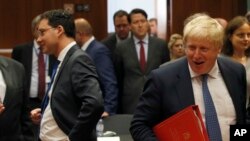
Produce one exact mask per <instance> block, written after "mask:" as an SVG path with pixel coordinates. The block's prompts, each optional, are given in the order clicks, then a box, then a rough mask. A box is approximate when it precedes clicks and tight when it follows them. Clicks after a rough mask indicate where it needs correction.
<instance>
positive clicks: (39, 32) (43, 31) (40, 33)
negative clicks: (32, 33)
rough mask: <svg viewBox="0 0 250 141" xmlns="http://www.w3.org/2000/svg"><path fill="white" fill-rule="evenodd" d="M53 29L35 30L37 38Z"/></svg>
mask: <svg viewBox="0 0 250 141" xmlns="http://www.w3.org/2000/svg"><path fill="white" fill-rule="evenodd" d="M53 28H54V27H50V28H46V29H37V34H38V36H44V34H45V32H47V31H48V30H50V29H53Z"/></svg>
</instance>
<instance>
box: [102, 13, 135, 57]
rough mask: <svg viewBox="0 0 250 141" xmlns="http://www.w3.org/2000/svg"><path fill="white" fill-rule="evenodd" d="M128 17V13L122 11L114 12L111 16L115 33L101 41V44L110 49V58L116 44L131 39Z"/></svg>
mask: <svg viewBox="0 0 250 141" xmlns="http://www.w3.org/2000/svg"><path fill="white" fill-rule="evenodd" d="M128 16H129V15H128V13H127V12H126V11H124V10H118V11H116V12H115V14H114V16H113V22H114V26H115V33H113V34H111V35H110V36H108V37H107V38H105V39H104V40H103V41H102V43H103V44H104V45H106V46H107V47H108V48H109V49H110V51H111V55H112V57H113V54H114V51H115V48H116V45H117V43H119V42H121V41H123V40H125V39H128V38H130V37H131V33H130V26H129V22H128Z"/></svg>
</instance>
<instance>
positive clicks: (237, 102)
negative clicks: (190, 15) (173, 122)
mask: <svg viewBox="0 0 250 141" xmlns="http://www.w3.org/2000/svg"><path fill="white" fill-rule="evenodd" d="M183 33H184V36H183V37H184V46H185V52H186V57H183V58H181V59H179V60H177V61H175V62H174V63H169V64H167V65H166V66H163V67H160V68H159V69H156V70H153V71H152V72H151V74H150V75H149V77H148V81H147V82H146V85H145V87H144V91H143V94H142V96H141V97H140V100H139V103H138V105H137V108H136V110H135V113H134V118H133V120H132V123H131V128H130V131H131V134H132V136H133V138H134V140H136V141H145V140H148V141H149V140H150V141H156V140H157V139H156V136H155V134H154V132H153V130H152V129H153V127H154V126H155V125H157V124H158V123H160V122H162V121H163V120H165V119H167V118H169V117H170V116H172V115H174V114H175V113H177V112H179V111H181V110H182V109H184V108H186V107H188V106H190V105H198V107H199V109H200V111H201V114H202V119H203V121H204V123H205V125H206V129H207V132H208V136H209V139H210V140H211V141H221V140H223V141H228V140H229V127H230V125H234V124H243V123H245V113H246V108H245V104H246V71H245V69H244V66H243V65H241V64H239V63H236V62H233V61H231V60H230V59H227V58H224V57H218V56H219V54H220V51H221V47H222V44H223V27H222V26H221V25H220V24H219V23H218V22H217V21H216V20H215V19H213V18H211V17H209V16H198V17H196V18H194V19H192V20H191V21H189V22H188V23H187V24H186V25H185V27H184V32H183ZM218 87H219V88H220V89H218ZM208 105H209V107H208ZM209 116H211V117H212V118H213V119H212V120H211V119H210V118H211V117H209ZM211 126H212V130H211Z"/></svg>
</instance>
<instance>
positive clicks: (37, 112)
mask: <svg viewBox="0 0 250 141" xmlns="http://www.w3.org/2000/svg"><path fill="white" fill-rule="evenodd" d="M30 118H31V120H32V122H33V123H34V124H40V121H41V108H36V109H33V110H32V111H31V112H30Z"/></svg>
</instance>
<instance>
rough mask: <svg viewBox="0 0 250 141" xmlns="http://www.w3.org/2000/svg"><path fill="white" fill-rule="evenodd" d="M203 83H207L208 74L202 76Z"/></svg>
mask: <svg viewBox="0 0 250 141" xmlns="http://www.w3.org/2000/svg"><path fill="white" fill-rule="evenodd" d="M201 76H202V81H203V82H207V78H208V74H202V75H201Z"/></svg>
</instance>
